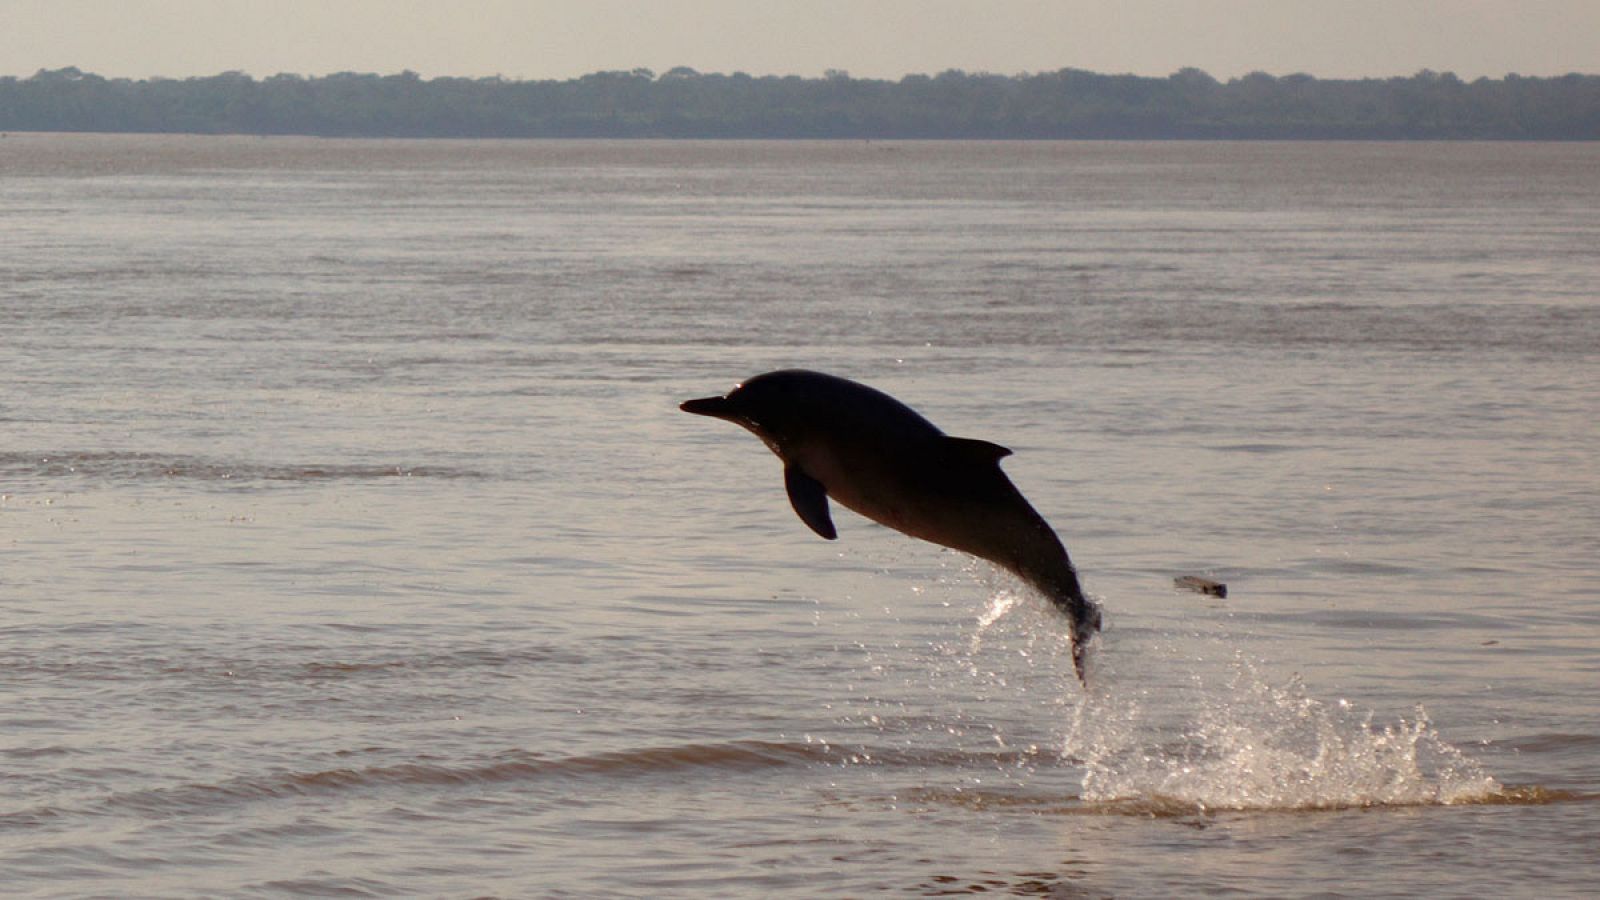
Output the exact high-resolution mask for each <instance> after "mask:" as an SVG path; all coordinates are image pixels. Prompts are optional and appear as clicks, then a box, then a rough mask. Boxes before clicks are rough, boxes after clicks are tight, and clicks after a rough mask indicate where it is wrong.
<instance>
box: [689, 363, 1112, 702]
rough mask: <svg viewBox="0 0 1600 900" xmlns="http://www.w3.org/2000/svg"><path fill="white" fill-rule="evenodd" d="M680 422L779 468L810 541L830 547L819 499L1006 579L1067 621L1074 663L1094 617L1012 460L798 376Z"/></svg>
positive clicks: (764, 378) (766, 381)
mask: <svg viewBox="0 0 1600 900" xmlns="http://www.w3.org/2000/svg"><path fill="white" fill-rule="evenodd" d="M680 408H681V409H682V410H683V411H684V412H690V413H695V414H696V415H702V416H714V417H716V418H719V419H727V420H728V421H730V422H733V423H735V424H737V425H741V426H743V427H745V428H747V429H749V430H750V431H752V432H754V433H755V435H756V436H757V437H759V438H761V440H762V441H764V442H766V445H767V446H768V447H769V448H771V450H772V452H773V453H776V454H777V455H778V458H779V459H781V460H783V465H784V469H783V480H784V485H785V487H787V488H788V491H789V502H790V503H791V504H793V505H794V511H795V512H796V513H799V515H800V519H801V520H802V521H804V522H805V523H806V524H807V525H808V526H810V527H811V530H812V531H815V532H816V533H817V534H819V535H822V536H823V537H825V538H827V539H828V540H833V539H834V538H835V537H837V536H838V532H837V531H836V530H835V529H834V527H833V520H832V518H831V517H830V516H829V515H828V498H829V497H832V498H833V499H834V500H837V501H838V502H839V503H841V504H843V505H844V506H845V507H847V508H849V509H852V510H855V511H856V512H858V513H860V514H861V515H863V516H866V517H867V518H869V519H871V520H873V521H874V522H878V523H881V524H883V525H887V526H889V527H890V528H893V529H895V530H896V531H900V532H903V533H905V534H908V535H911V536H912V537H916V538H921V539H923V540H925V541H932V542H933V543H935V544H940V545H943V546H945V547H951V548H954V549H956V550H960V551H963V552H965V553H970V554H972V555H973V556H977V557H981V558H983V559H986V560H989V561H990V562H992V563H994V564H996V565H998V566H1000V567H1002V568H1004V569H1006V570H1008V571H1010V572H1012V573H1014V574H1015V575H1017V576H1018V577H1019V578H1021V579H1022V580H1023V581H1025V582H1027V583H1028V584H1030V585H1033V586H1034V587H1035V588H1037V589H1038V590H1039V591H1040V592H1041V593H1043V594H1044V595H1045V596H1046V597H1048V598H1049V599H1050V601H1051V602H1052V603H1054V604H1055V605H1056V607H1057V608H1058V609H1060V610H1061V611H1062V612H1064V613H1066V615H1067V616H1068V617H1069V618H1070V619H1071V621H1072V660H1073V663H1074V665H1076V667H1077V670H1078V677H1080V678H1082V677H1083V658H1084V646H1085V643H1086V642H1087V641H1088V639H1089V638H1090V637H1091V636H1092V635H1093V634H1094V632H1096V631H1097V630H1099V628H1100V610H1099V608H1098V607H1097V606H1095V604H1094V603H1093V602H1092V601H1090V600H1089V599H1088V598H1087V597H1085V596H1084V594H1083V589H1082V588H1081V587H1079V585H1078V573H1077V571H1076V570H1074V569H1073V567H1072V561H1071V560H1070V559H1069V558H1068V557H1067V551H1066V548H1065V547H1063V546H1062V545H1061V541H1060V539H1058V538H1057V537H1056V534H1055V532H1054V531H1052V530H1051V529H1050V526H1049V525H1048V524H1046V523H1045V521H1044V519H1043V518H1041V517H1040V516H1039V514H1038V513H1037V512H1035V511H1034V509H1033V507H1032V506H1029V505H1028V501H1027V500H1025V499H1023V496H1022V494H1021V493H1020V492H1019V491H1018V490H1017V489H1016V486H1015V485H1013V484H1012V483H1011V479H1009V478H1007V477H1006V475H1005V473H1004V472H1002V471H1000V460H1001V459H1002V458H1004V457H1006V456H1010V455H1011V451H1010V450H1007V449H1006V448H1004V447H1001V446H999V445H998V444H991V443H989V442H988V441H979V440H972V439H969V438H958V437H950V436H949V435H947V434H945V433H944V432H942V431H940V430H939V429H938V428H936V427H935V426H934V425H933V423H932V422H929V421H928V420H927V419H924V418H923V417H922V416H920V415H918V414H917V413H916V412H915V411H913V410H912V409H911V408H910V407H908V406H906V405H905V404H904V403H901V402H900V401H898V400H896V399H894V398H893V397H890V396H889V395H888V394H885V393H883V392H882V391H878V390H875V389H873V388H870V387H867V386H866V385H864V384H858V383H857V382H854V381H850V380H848V379H845V378H839V377H837V376H834V375H825V374H823V373H821V372H808V371H805V370H801V369H787V370H784V371H779V372H768V373H767V374H765V375H758V376H756V377H754V378H751V379H750V380H749V381H746V382H744V383H743V384H741V385H738V386H737V387H735V388H734V389H733V391H731V392H730V393H729V394H728V395H727V396H725V397H705V398H703V399H699V400H690V401H688V402H686V403H684V404H683V405H682V406H681V407H680Z"/></svg>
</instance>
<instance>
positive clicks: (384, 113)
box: [0, 67, 1600, 141]
mask: <svg viewBox="0 0 1600 900" xmlns="http://www.w3.org/2000/svg"><path fill="white" fill-rule="evenodd" d="M0 132H12V133H21V132H63V133H84V132H93V133H105V134H217V135H221V134H232V135H250V136H271V135H285V136H287V135H302V136H310V137H348V138H465V139H484V138H498V139H507V138H509V139H516V138H543V139H552V138H555V139H561V138H574V139H595V138H600V139H692V140H796V139H816V140H896V141H912V140H1008V141H1011V140H1022V141H1026V140H1191V141H1192V140H1222V141H1235V140H1258V141H1317V140H1323V141H1441V140H1442V141H1462V140H1481V141H1591V140H1600V76H1596V75H1580V74H1571V75H1562V76H1557V77H1549V78H1528V77H1521V76H1517V75H1507V76H1505V77H1504V78H1500V79H1489V78H1479V79H1476V80H1474V81H1471V82H1467V81H1463V80H1461V79H1459V78H1457V77H1456V76H1454V75H1452V74H1451V73H1448V72H1445V73H1437V72H1432V71H1429V70H1423V71H1421V72H1418V73H1416V74H1415V75H1412V76H1409V77H1397V78H1383V79H1377V78H1368V79H1360V80H1323V79H1317V78H1314V77H1312V76H1310V75H1298V74H1297V75H1287V76H1283V77H1275V76H1272V75H1268V74H1265V73H1261V72H1256V73H1251V74H1250V75H1246V76H1244V77H1242V78H1235V79H1231V80H1229V81H1227V82H1221V81H1217V80H1216V79H1214V78H1212V77H1211V76H1210V75H1207V74H1206V73H1205V72H1202V71H1200V70H1198V69H1183V70H1180V71H1178V72H1175V73H1173V74H1172V75H1170V76H1168V77H1166V78H1150V77H1143V76H1135V75H1101V74H1097V73H1093V72H1086V71H1082V70H1077V69H1062V70H1059V71H1056V72H1046V73H1038V74H1027V75H1015V76H1003V75H990V74H983V73H967V72H960V71H955V70H952V71H947V72H943V73H940V74H938V75H932V76H928V75H908V76H906V77H904V78H902V79H900V80H898V81H888V80H877V79H857V78H851V77H850V76H849V75H848V74H846V73H843V72H830V73H828V74H827V75H825V76H824V77H821V78H801V77H798V76H782V77H780V76H772V75H768V76H750V75H746V74H744V73H735V74H733V75H722V74H701V73H699V72H695V71H694V70H692V69H686V68H682V67H680V68H677V69H672V70H670V71H668V72H666V73H664V74H661V75H657V74H656V73H654V72H651V71H649V70H646V69H634V70H632V71H613V72H596V73H592V74H590V75H585V76H583V77H581V78H574V79H568V80H566V81H511V80H506V79H501V78H477V79H469V78H449V77H440V78H433V79H424V78H422V77H420V76H418V75H417V74H416V73H414V72H409V71H408V72H403V73H400V74H398V75H375V74H364V73H353V72H342V73H338V74H334V75H327V76H321V77H315V78H306V77H302V76H298V75H287V74H284V75H274V76H271V77H268V78H265V79H261V80H257V79H255V78H252V77H251V76H249V75H246V74H244V73H242V72H224V73H222V74H219V75H212V76H206V77H195V78H184V79H159V78H158V79H146V80H138V81H135V80H130V79H121V78H119V79H108V78H103V77H101V76H98V75H94V74H92V73H85V72H82V71H80V70H78V69H76V68H71V67H69V68H65V69H55V70H41V71H40V72H38V73H36V74H34V75H33V76H31V77H28V78H17V77H3V78H0Z"/></svg>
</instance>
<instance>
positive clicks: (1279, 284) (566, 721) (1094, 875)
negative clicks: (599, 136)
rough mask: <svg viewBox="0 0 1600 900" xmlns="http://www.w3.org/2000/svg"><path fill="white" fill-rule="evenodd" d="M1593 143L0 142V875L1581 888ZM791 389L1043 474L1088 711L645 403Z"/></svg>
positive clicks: (988, 600) (983, 620) (73, 883)
mask: <svg viewBox="0 0 1600 900" xmlns="http://www.w3.org/2000/svg"><path fill="white" fill-rule="evenodd" d="M1597 172H1600V148H1597V147H1595V146H1592V145H1583V144H1568V145H1540V144H1299V143H1286V144H1252V143H1240V144H1197V143H1161V144H1141V143H1108V144H1097V143H1084V144H1078V143H1068V144H1056V143H1042V144H1034V143H1008V144H982V143H975V144H968V143H740V142H728V143H688V142H685V143H652V142H637V143H607V142H592V143H591V142H565V143H563V142H550V143H546V142H504V143H500V142H402V141H349V142H345V141H329V140H313V139H300V138H274V139H262V138H245V137H171V136H93V135H79V136H65V135H23V134H12V135H10V136H7V137H5V138H3V139H0V385H3V386H0V435H3V440H0V725H3V727H0V881H3V883H4V884H5V886H6V892H7V893H8V895H14V896H33V897H84V896H104V897H137V896H161V897H187V896H193V897H216V896H238V897H285V896H383V897H388V896H458V897H480V896H498V897H531V896H541V897H543V896H549V897H563V896H566V897H587V896H685V897H705V896H796V897H800V896H805V897H810V896H863V895H870V894H878V893H885V892H887V893H893V894H900V895H910V896H916V895H929V896H936V895H956V894H968V893H991V894H999V895H1007V894H1011V895H1043V896H1060V897H1108V896H1110V897H1151V896H1172V895H1217V894H1232V895H1236V896H1325V897H1341V896H1348V897H1370V896H1424V895H1425V896H1474V897H1481V896H1508V897H1509V896H1538V897H1552V896H1584V895H1588V894H1589V893H1590V892H1592V891H1593V890H1594V889H1595V886H1596V885H1597V883H1600V862H1597V861H1600V701H1597V700H1596V699H1595V698H1596V695H1597V692H1596V687H1597V686H1600V578H1597V574H1600V573H1597V564H1596V560H1597V559H1600V454H1597V443H1600V440H1597V439H1600V426H1597V424H1596V423H1597V422H1600V302H1597V295H1596V290H1597V289H1596V285H1597V284H1600V250H1597V248H1600V214H1597V211H1600V178H1596V177H1595V174H1596V173H1597ZM792 366H800V367H806V368H814V369H821V370H825V371H830V372H835V373H838V374H841V375H845V376H848V377H852V378H856V379H859V380H862V381H866V382H868V383H870V384H873V385H875V386H877V387H879V388H882V389H884V390H887V391H889V392H890V393H893V394H895V395H896V396H898V397H900V398H901V399H903V400H905V401H906V402H907V403H909V404H910V405H912V406H913V407H915V408H917V409H918V410H920V411H921V412H923V413H924V414H926V415H927V416H928V417H929V418H930V419H932V420H933V421H934V422H935V423H936V424H939V425H940V426H941V427H943V428H944V429H945V430H947V431H948V432H950V433H952V434H957V435H961V436H966V437H975V438H983V439H986V440H991V441H995V442H998V443H1001V444H1004V445H1006V446H1009V447H1011V448H1012V449H1014V450H1015V451H1016V455H1015V456H1013V457H1011V458H1009V459H1007V460H1006V461H1005V467H1006V470H1007V471H1008V472H1009V473H1010V475H1011V477H1012V478H1013V480H1014V481H1016V483H1017V484H1018V486H1019V487H1020V488H1021V489H1022V491H1023V492H1024V493H1025V494H1026V495H1027V496H1028V497H1029V498H1030V499H1031V500H1032V501H1033V503H1034V505H1035V506H1036V507H1038V509H1039V510H1040V511H1041V513H1043V514H1044V516H1045V517H1046V518H1047V519H1049V520H1050V521H1051V523H1052V524H1053V525H1054V526H1055V527H1056V529H1057V530H1058V532H1059V533H1060V534H1061V536H1062V538H1063V540H1064V541H1065V542H1066V544H1067V546H1068V547H1069V548H1070V549H1071V551H1072V554H1073V557H1074V559H1075V560H1076V561H1077V563H1078V565H1079V568H1080V570H1081V572H1082V575H1083V579H1084V583H1085V586H1086V588H1087V589H1088V590H1089V591H1090V593H1091V594H1093V595H1094V596H1095V597H1097V598H1098V599H1099V600H1100V602H1101V603H1102V604H1103V606H1104V609H1105V622H1106V628H1105V632H1104V633H1103V635H1102V637H1101V638H1100V639H1099V640H1098V642H1097V643H1096V645H1095V646H1094V648H1093V650H1092V652H1091V658H1090V669H1089V683H1088V687H1087V689H1085V688H1083V687H1081V686H1080V685H1079V684H1078V682H1077V679H1076V678H1075V677H1074V675H1073V673H1072V665H1071V660H1070V653H1069V651H1068V647H1067V645H1066V641H1065V637H1064V628H1063V623H1062V622H1061V621H1060V620H1059V619H1058V618H1057V617H1056V616H1055V615H1054V614H1053V613H1052V612H1050V611H1049V610H1048V609H1047V604H1045V603H1044V602H1043V601H1041V600H1039V599H1038V598H1036V597H1033V596H1031V595H1029V594H1027V593H1025V592H1024V591H1023V590H1022V589H1021V588H1020V587H1019V586H1018V585H1017V584H1016V583H1014V582H1012V581H1010V580H1009V579H1008V578H1006V577H1003V576H1001V575H997V574H995V573H994V572H993V571H991V570H990V569H988V568H987V566H984V565H980V564H977V563H974V562H972V561H971V560H968V559H966V558H964V557H962V556H960V555H959V554H956V553H953V552H949V551H942V550H940V549H938V548H935V547H933V546H931V545H927V544H921V543H917V542H914V541H912V540H910V539H907V538H905V537H903V536H901V535H899V534H896V533H893V532H890V531H887V530H885V529H883V528H881V527H878V526H876V525H873V524H871V523H868V522H866V521H865V520H862V519H860V518H858V517H855V516H854V515H852V514H850V513H848V512H845V511H842V510H838V509H836V510H835V518H836V522H837V523H838V525H839V531H840V539H839V540H838V541H837V542H826V541H822V540H820V539H818V538H816V537H815V536H814V535H813V534H812V533H811V532H810V531H809V530H808V529H807V528H806V527H805V526H804V525H803V524H802V523H801V522H800V521H799V520H798V519H797V518H796V517H795V515H794V514H793V512H792V511H791V510H790V508H789V505H788V502H787V500H786V499H785V497H784V494H783V488H782V477H781V469H780V467H779V465H778V463H777V461H776V460H775V459H774V458H773V457H772V456H771V454H769V453H768V452H767V451H766V450H765V449H764V448H763V447H762V446H761V445H760V443H759V442H758V441H756V440H755V439H754V438H752V437H751V436H750V435H748V434H746V433H744V432H742V431H740V430H739V429H736V428H733V427H731V426H728V425H727V424H726V423H722V422H717V421H713V420H709V419H702V418H699V417H693V416H687V415H684V414H682V413H680V412H678V410H677V403H678V402H680V401H681V400H683V399H686V398H689V397H698V396H704V395H707V394H712V393H721V392H723V391H725V390H727V389H728V388H730V387H732V386H733V385H734V384H735V383H737V382H738V381H739V380H741V379H743V378H746V377H748V376H750V375H754V374H757V373H759V372H762V371H766V370H769V369H776V368H783V367H792ZM1185 574H1196V575H1203V576H1207V577H1211V578H1215V579H1218V580H1221V581H1225V582H1226V583H1227V584H1228V587H1229V595H1228V596H1227V598H1226V599H1219V598H1214V597H1208V596H1202V595H1199V594H1194V593H1187V592H1181V591H1178V590H1176V589H1174V586H1173V578H1174V576H1178V575H1185Z"/></svg>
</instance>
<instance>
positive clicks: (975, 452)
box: [944, 435, 1011, 463]
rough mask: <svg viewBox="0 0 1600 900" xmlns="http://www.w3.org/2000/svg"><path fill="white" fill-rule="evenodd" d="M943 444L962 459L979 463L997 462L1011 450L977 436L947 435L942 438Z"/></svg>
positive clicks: (1009, 453) (1008, 454)
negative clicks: (959, 436) (960, 436)
mask: <svg viewBox="0 0 1600 900" xmlns="http://www.w3.org/2000/svg"><path fill="white" fill-rule="evenodd" d="M944 445H945V446H946V447H948V448H950V450H951V452H953V453H955V454H956V455H957V456H960V457H961V458H963V459H968V460H971V461H973V462H979V463H989V462H993V463H997V462H999V461H1000V460H1002V459H1005V458H1006V457H1008V456H1010V455H1011V450H1010V449H1008V448H1006V447H1002V446H1000V445H999V444H991V443H990V442H988V441H980V440H978V439H977V438H958V437H950V436H948V435H946V436H945V438H944Z"/></svg>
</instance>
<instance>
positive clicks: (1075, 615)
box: [1024, 563, 1100, 684]
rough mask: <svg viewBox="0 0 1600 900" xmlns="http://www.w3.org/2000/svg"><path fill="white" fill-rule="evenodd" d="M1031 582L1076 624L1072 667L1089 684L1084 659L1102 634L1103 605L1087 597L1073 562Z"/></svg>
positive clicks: (1073, 624) (1074, 626) (1073, 635)
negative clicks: (1091, 641) (1098, 635)
mask: <svg viewBox="0 0 1600 900" xmlns="http://www.w3.org/2000/svg"><path fill="white" fill-rule="evenodd" d="M1024 578H1025V579H1026V578H1027V576H1026V575H1024ZM1027 580H1029V581H1032V582H1033V584H1034V586H1035V587H1037V588H1038V589H1039V591H1040V592H1041V593H1043V594H1044V595H1045V596H1046V597H1047V598H1049V600H1050V602H1051V603H1052V604H1054V605H1055V608H1056V609H1058V610H1060V611H1061V613H1062V614H1063V615H1065V616H1066V617H1067V619H1068V620H1069V621H1070V622H1071V623H1072V666H1073V668H1075V669H1076V670H1077V672H1078V680H1079V681H1081V682H1084V683H1085V684H1087V683H1088V679H1087V678H1085V677H1084V660H1085V659H1086V657H1087V656H1088V654H1089V640H1090V639H1091V638H1093V637H1094V636H1095V634H1096V633H1097V632H1099V631H1100V606H1099V605H1098V604H1097V603H1095V602H1094V601H1093V600H1090V599H1089V598H1088V597H1086V596H1084V594H1083V588H1082V587H1080V586H1079V585H1078V573H1077V572H1076V571H1074V570H1073V569H1072V564H1071V563H1066V565H1065V567H1064V571H1063V570H1061V569H1058V570H1057V571H1055V572H1053V573H1051V576H1050V577H1048V578H1040V579H1027Z"/></svg>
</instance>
